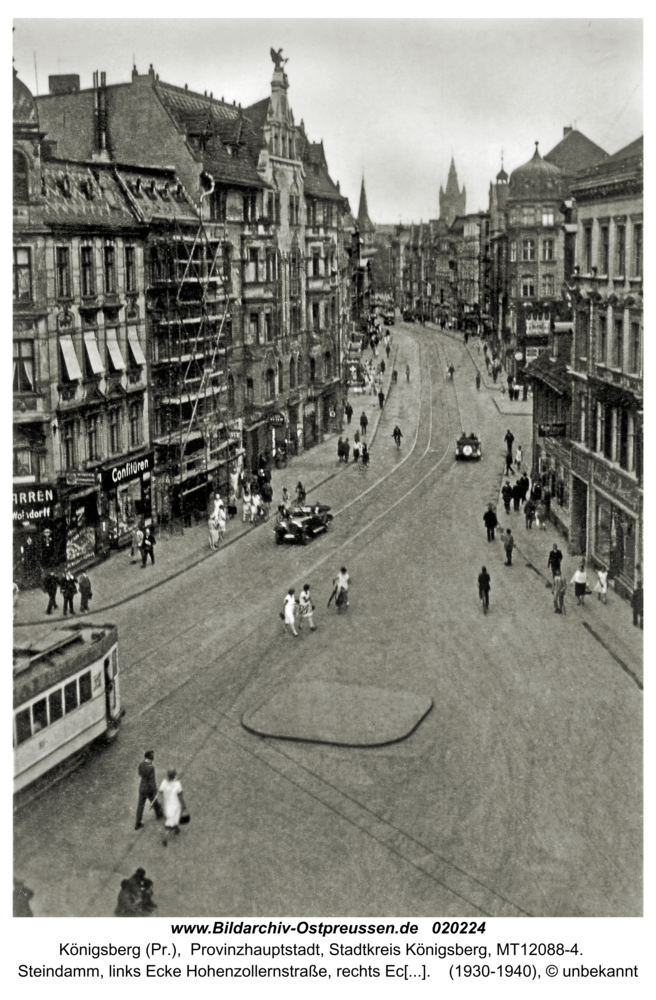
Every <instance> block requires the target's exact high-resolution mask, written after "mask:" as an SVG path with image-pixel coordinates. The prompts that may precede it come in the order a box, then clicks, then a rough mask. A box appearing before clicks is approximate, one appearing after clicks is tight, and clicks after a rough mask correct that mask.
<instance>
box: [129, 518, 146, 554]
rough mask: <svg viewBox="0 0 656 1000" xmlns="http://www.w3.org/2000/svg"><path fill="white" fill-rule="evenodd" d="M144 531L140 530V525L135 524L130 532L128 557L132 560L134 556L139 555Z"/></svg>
mask: <svg viewBox="0 0 656 1000" xmlns="http://www.w3.org/2000/svg"><path fill="white" fill-rule="evenodd" d="M143 537H144V533H143V531H142V530H141V525H139V524H138V525H137V526H136V528H135V529H134V531H133V532H132V548H131V549H130V559H131V561H132V562H135V561H136V556H137V554H138V555H141V546H142V545H143Z"/></svg>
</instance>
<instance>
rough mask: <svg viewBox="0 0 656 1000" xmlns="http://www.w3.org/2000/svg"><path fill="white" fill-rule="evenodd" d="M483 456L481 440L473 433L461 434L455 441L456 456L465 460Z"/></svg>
mask: <svg viewBox="0 0 656 1000" xmlns="http://www.w3.org/2000/svg"><path fill="white" fill-rule="evenodd" d="M482 457H483V449H482V447H481V440H480V438H478V437H477V436H476V435H475V434H469V435H467V434H463V435H462V437H460V438H458V441H457V443H456V458H457V459H462V460H465V461H468V460H471V459H479V458H482Z"/></svg>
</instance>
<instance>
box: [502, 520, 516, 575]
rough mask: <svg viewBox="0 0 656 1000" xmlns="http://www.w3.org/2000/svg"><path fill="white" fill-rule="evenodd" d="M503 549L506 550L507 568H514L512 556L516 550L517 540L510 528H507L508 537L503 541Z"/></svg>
mask: <svg viewBox="0 0 656 1000" xmlns="http://www.w3.org/2000/svg"><path fill="white" fill-rule="evenodd" d="M503 547H504V549H505V550H506V562H505V565H506V566H512V554H513V549H514V548H515V539H514V538H513V536H512V531H511V530H510V528H506V537H505V538H504V540H503Z"/></svg>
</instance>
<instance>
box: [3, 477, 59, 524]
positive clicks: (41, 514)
mask: <svg viewBox="0 0 656 1000" xmlns="http://www.w3.org/2000/svg"><path fill="white" fill-rule="evenodd" d="M56 503H57V490H56V489H55V487H54V486H48V485H47V484H46V483H39V484H38V485H36V484H35V485H34V486H32V487H30V489H20V490H14V504H13V506H14V521H40V520H43V519H44V518H45V519H48V518H51V517H53V508H54V506H55V504H56Z"/></svg>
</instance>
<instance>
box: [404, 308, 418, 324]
mask: <svg viewBox="0 0 656 1000" xmlns="http://www.w3.org/2000/svg"><path fill="white" fill-rule="evenodd" d="M403 320H404V322H405V323H414V321H415V314H414V313H413V311H412V309H404V310H403Z"/></svg>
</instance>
